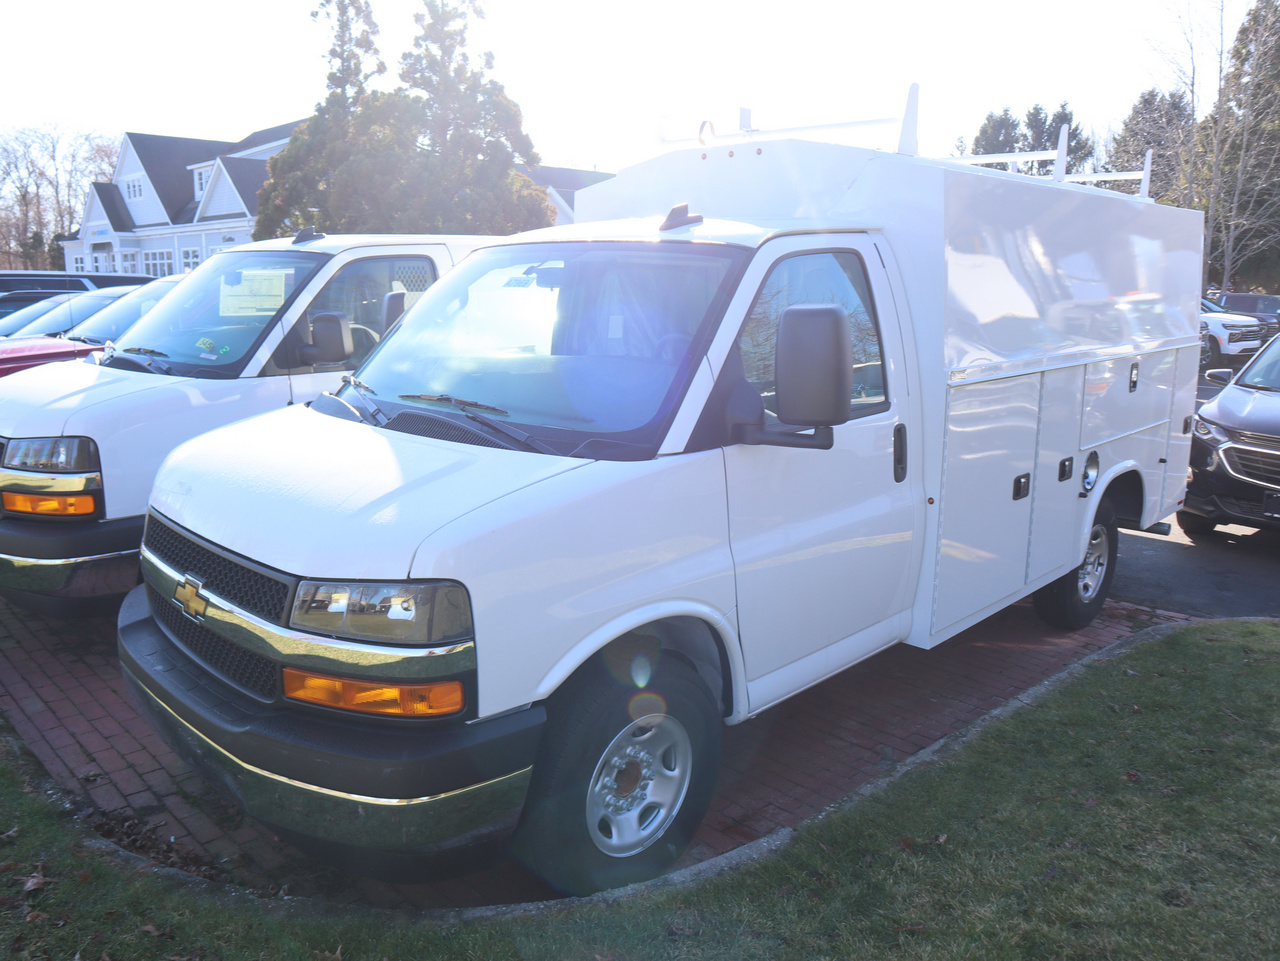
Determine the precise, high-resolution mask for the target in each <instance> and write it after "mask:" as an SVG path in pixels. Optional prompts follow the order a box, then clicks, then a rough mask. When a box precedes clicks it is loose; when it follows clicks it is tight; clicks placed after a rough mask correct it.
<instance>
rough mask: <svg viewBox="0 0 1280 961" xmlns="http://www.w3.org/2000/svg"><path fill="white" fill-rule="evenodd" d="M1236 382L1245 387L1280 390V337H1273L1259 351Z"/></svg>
mask: <svg viewBox="0 0 1280 961" xmlns="http://www.w3.org/2000/svg"><path fill="white" fill-rule="evenodd" d="M1235 382H1236V383H1237V384H1239V385H1241V386H1244V387H1259V388H1262V389H1263V390H1280V337H1273V338H1272V339H1271V342H1270V343H1269V344H1267V346H1265V347H1263V348H1262V350H1260V351H1258V353H1257V354H1255V355H1254V357H1253V360H1252V361H1250V362H1249V366H1248V367H1246V368H1245V369H1244V370H1242V371H1241V372H1240V375H1239V376H1238V377H1236V381H1235Z"/></svg>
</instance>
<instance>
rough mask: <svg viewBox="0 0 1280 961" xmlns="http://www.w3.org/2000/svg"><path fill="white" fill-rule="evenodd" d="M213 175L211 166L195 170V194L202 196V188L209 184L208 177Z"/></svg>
mask: <svg viewBox="0 0 1280 961" xmlns="http://www.w3.org/2000/svg"><path fill="white" fill-rule="evenodd" d="M212 176H213V168H212V167H201V168H200V169H199V170H197V171H196V196H197V197H203V196H204V188H205V187H207V186H209V178H210V177H212Z"/></svg>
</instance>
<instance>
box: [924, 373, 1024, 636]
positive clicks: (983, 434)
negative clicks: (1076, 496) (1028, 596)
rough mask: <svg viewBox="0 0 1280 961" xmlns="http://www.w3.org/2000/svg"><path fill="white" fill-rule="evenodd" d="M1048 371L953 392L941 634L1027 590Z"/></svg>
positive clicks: (941, 554)
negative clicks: (1042, 398) (1043, 392)
mask: <svg viewBox="0 0 1280 961" xmlns="http://www.w3.org/2000/svg"><path fill="white" fill-rule="evenodd" d="M1039 408H1040V374H1038V373H1037V374H1025V375H1022V376H1018V377H1008V378H1005V379H1002V380H992V381H986V382H982V383H976V384H965V385H961V386H958V387H953V388H951V389H950V391H949V393H948V397H947V426H946V433H945V437H946V441H945V449H944V454H943V458H944V460H943V474H942V496H941V501H940V503H941V508H942V510H941V517H940V525H941V526H940V536H939V538H938V561H937V567H936V570H937V581H936V583H935V585H934V612H933V632H934V633H936V632H938V631H940V630H943V629H944V628H947V627H949V626H950V625H952V624H954V623H956V622H957V621H959V620H961V619H962V618H964V617H967V616H968V615H970V614H972V613H974V612H975V611H979V610H981V609H982V608H984V607H986V606H987V605H988V604H992V603H994V602H995V601H998V600H1000V599H1001V598H1003V597H1007V596H1008V595H1009V594H1011V593H1013V592H1014V591H1016V590H1018V589H1019V588H1020V587H1022V586H1023V584H1024V582H1025V579H1026V569H1027V545H1028V535H1029V534H1030V530H1031V506H1032V496H1031V495H1032V484H1033V482H1034V480H1035V470H1036V433H1037V424H1038V416H1039Z"/></svg>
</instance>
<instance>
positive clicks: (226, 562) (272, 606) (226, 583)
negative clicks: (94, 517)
mask: <svg viewBox="0 0 1280 961" xmlns="http://www.w3.org/2000/svg"><path fill="white" fill-rule="evenodd" d="M142 543H143V546H144V547H146V549H147V550H148V551H150V552H151V553H152V554H154V555H155V556H156V557H158V558H160V560H162V561H164V562H165V563H166V564H167V565H169V566H170V567H171V568H173V569H174V570H175V571H177V572H178V573H180V574H186V575H189V576H191V577H193V578H195V579H196V580H198V581H200V584H201V587H202V588H204V589H205V590H208V591H210V592H211V593H214V594H217V595H218V596H219V597H222V598H225V599H226V600H228V601H230V602H231V603H232V604H234V605H236V606H237V607H239V608H241V609H242V610H245V611H248V612H249V613H251V614H257V615H258V616H259V617H261V618H263V619H264V620H268V621H271V622H272V623H273V624H280V625H284V624H286V623H287V620H288V616H289V611H288V604H289V594H290V592H291V591H292V589H293V587H292V584H290V583H289V582H288V581H284V580H278V579H276V578H274V577H271V576H270V575H268V574H265V573H263V572H262V571H258V570H254V569H253V568H251V567H249V566H247V565H246V564H242V563H240V562H238V561H236V560H234V559H232V558H231V557H228V556H226V555H224V554H220V553H217V552H215V551H212V550H210V549H209V548H207V547H204V546H203V545H201V544H197V543H196V542H195V541H193V540H192V539H191V538H189V537H187V536H186V535H184V534H182V533H179V532H178V531H176V530H174V529H173V528H172V527H170V526H169V525H168V524H166V523H164V521H162V520H160V519H159V518H158V517H156V515H155V514H148V515H147V530H146V534H145V535H144V537H143V539H142Z"/></svg>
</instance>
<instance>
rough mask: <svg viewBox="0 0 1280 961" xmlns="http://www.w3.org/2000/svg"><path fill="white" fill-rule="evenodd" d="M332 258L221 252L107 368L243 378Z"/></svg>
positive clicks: (119, 348) (134, 332) (147, 320)
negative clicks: (278, 324) (296, 296)
mask: <svg viewBox="0 0 1280 961" xmlns="http://www.w3.org/2000/svg"><path fill="white" fill-rule="evenodd" d="M328 259H329V257H328V255H327V254H318V253H313V252H309V251H303V250H229V251H226V252H225V253H220V254H215V255H214V256H213V257H210V258H209V259H208V260H206V261H205V262H204V263H203V264H201V265H200V266H199V267H197V268H196V269H195V270H194V271H192V272H191V273H190V274H188V275H187V276H186V277H185V278H183V280H182V281H181V282H180V283H179V284H178V286H177V287H175V288H174V289H173V290H172V291H171V292H170V293H169V295H168V296H166V297H165V298H164V299H163V300H161V301H160V302H159V303H158V304H156V305H155V307H154V309H152V310H150V311H148V312H147V313H146V314H145V315H143V317H142V319H141V320H139V321H138V322H137V323H136V324H134V325H133V326H132V327H130V328H129V329H128V330H126V331H125V332H124V333H122V334H121V335H120V338H119V340H117V341H116V343H115V352H114V354H112V356H111V357H109V358H108V359H106V360H104V361H103V364H104V366H108V367H145V368H147V369H148V370H153V371H155V372H157V373H171V374H175V375H179V376H195V377H238V376H240V372H241V371H242V370H243V369H244V367H245V364H247V363H248V360H249V358H250V357H252V356H253V353H254V351H255V350H256V349H257V347H258V345H259V344H260V343H262V340H263V338H265V337H266V335H267V331H268V330H270V329H271V327H272V325H273V324H274V323H275V322H276V321H277V320H278V319H279V318H280V316H281V315H282V314H283V313H284V311H285V310H286V309H287V308H288V306H289V304H290V303H291V302H292V300H293V296H294V294H295V293H297V291H299V290H301V289H302V287H303V286H305V285H306V283H307V281H308V280H310V279H311V277H312V276H313V275H314V274H315V272H316V271H317V270H319V269H320V266H321V264H323V263H324V262H325V261H326V260H328Z"/></svg>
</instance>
